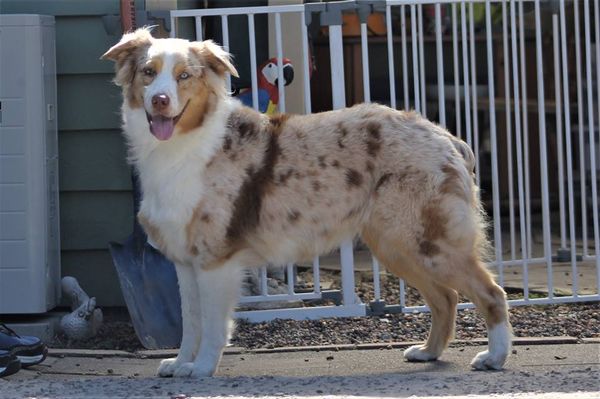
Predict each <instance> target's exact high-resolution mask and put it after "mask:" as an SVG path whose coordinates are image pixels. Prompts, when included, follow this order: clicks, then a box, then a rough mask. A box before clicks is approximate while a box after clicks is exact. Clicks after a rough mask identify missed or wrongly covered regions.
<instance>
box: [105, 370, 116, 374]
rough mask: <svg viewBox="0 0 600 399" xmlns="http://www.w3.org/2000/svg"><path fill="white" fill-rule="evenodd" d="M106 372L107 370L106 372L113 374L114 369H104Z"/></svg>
mask: <svg viewBox="0 0 600 399" xmlns="http://www.w3.org/2000/svg"><path fill="white" fill-rule="evenodd" d="M106 372H107V373H108V374H113V373H114V372H115V371H114V370H113V369H108V370H106Z"/></svg>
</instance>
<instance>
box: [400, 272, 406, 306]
mask: <svg viewBox="0 0 600 399" xmlns="http://www.w3.org/2000/svg"><path fill="white" fill-rule="evenodd" d="M400 307H401V308H402V309H404V308H405V307H406V288H405V283H404V280H402V279H400Z"/></svg>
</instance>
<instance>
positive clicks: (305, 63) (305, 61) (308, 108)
mask: <svg viewBox="0 0 600 399" xmlns="http://www.w3.org/2000/svg"><path fill="white" fill-rule="evenodd" d="M301 18H302V23H301V24H300V26H301V33H302V68H303V70H304V112H305V113H306V114H310V113H311V112H312V104H311V101H310V65H309V60H310V57H311V54H310V53H309V51H308V29H307V28H306V15H305V13H304V11H302V14H301ZM317 261H318V258H317Z"/></svg>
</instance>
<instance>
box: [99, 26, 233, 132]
mask: <svg viewBox="0 0 600 399" xmlns="http://www.w3.org/2000/svg"><path fill="white" fill-rule="evenodd" d="M101 58H102V59H109V60H112V61H115V64H116V77H115V83H116V84H117V85H119V86H122V88H123V97H124V101H125V103H126V105H127V106H128V107H129V108H130V109H132V110H136V109H139V110H142V109H143V111H145V113H146V118H147V119H148V126H149V130H150V132H151V133H152V134H153V135H154V136H155V137H156V138H157V139H158V140H168V139H169V138H171V137H172V136H173V134H174V133H182V134H183V133H187V132H189V131H191V130H193V129H195V128H198V127H200V126H201V125H202V122H203V121H204V119H205V116H206V115H207V114H208V113H210V112H211V111H212V109H213V108H214V105H215V103H216V102H217V101H218V100H219V99H220V97H223V96H226V95H227V94H226V91H225V85H224V78H225V74H226V73H227V72H229V73H231V74H232V75H234V76H238V75H237V71H236V69H235V67H234V66H233V65H232V64H231V60H230V55H229V54H228V53H227V52H226V51H224V50H223V49H222V48H221V47H220V46H218V45H217V44H215V43H214V42H212V41H210V40H207V41H204V42H189V41H187V40H182V39H155V38H153V37H152V35H151V34H150V31H149V30H148V29H147V28H143V29H138V30H136V31H135V32H132V33H127V34H125V35H124V36H123V38H122V39H121V41H119V43H117V44H116V45H114V46H113V47H111V48H110V49H109V50H108V51H107V52H106V53H105V54H104V55H103V56H102V57H101Z"/></svg>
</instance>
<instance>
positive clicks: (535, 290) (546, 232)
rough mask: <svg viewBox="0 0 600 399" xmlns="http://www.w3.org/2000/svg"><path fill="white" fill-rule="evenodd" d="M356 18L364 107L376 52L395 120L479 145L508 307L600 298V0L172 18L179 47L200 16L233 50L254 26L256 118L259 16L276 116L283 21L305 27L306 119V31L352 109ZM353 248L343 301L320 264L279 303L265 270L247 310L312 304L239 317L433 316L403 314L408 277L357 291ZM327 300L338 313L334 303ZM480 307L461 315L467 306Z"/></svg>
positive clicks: (307, 102) (377, 277)
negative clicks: (416, 115) (233, 36)
mask: <svg viewBox="0 0 600 399" xmlns="http://www.w3.org/2000/svg"><path fill="white" fill-rule="evenodd" d="M591 3H592V4H591ZM592 6H593V9H592ZM353 13H355V14H356V15H357V16H358V19H359V21H360V35H359V36H357V37H355V39H356V40H355V45H354V47H353V48H354V49H356V51H357V52H358V51H360V60H361V62H360V65H354V64H353V65H351V66H352V67H355V66H357V67H360V69H362V82H360V81H358V80H360V79H354V81H352V82H351V85H352V87H354V86H360V89H361V90H359V91H362V100H364V101H365V102H370V101H371V100H372V96H371V89H372V88H373V87H375V86H377V87H381V86H382V82H381V78H380V77H378V78H377V80H376V79H375V78H374V77H373V76H372V75H373V73H372V72H371V71H372V70H373V67H377V66H378V65H372V64H373V62H372V60H373V54H371V56H370V54H369V53H370V50H371V51H376V50H378V51H379V53H381V54H385V56H386V57H387V79H386V80H385V82H383V83H385V86H386V89H387V91H389V97H388V98H387V99H384V100H382V99H381V98H376V99H374V100H376V101H378V102H384V103H387V104H388V105H389V106H390V107H392V108H396V109H405V110H409V109H415V110H417V111H419V112H421V113H422V114H423V115H426V116H427V117H428V118H429V119H431V120H435V121H437V122H438V123H439V124H440V125H442V126H446V127H448V129H449V130H450V131H451V132H452V133H453V134H455V135H457V136H458V137H461V138H463V139H464V140H465V141H466V142H467V143H468V144H469V145H470V146H471V147H472V148H473V151H474V153H475V155H476V180H477V182H478V183H479V184H480V185H481V186H482V188H483V190H484V194H485V195H484V202H486V203H487V204H488V206H487V208H488V213H489V215H490V216H489V217H490V220H491V221H492V224H491V225H492V226H493V234H492V243H493V248H494V259H493V260H492V261H491V262H489V263H488V266H489V268H491V269H492V270H493V271H494V272H495V273H496V274H497V281H498V283H499V284H500V285H502V286H503V287H504V286H506V283H507V281H508V280H511V285H513V286H516V287H517V289H516V291H517V294H515V295H511V299H510V300H509V303H510V305H511V306H516V305H527V304H549V303H566V302H583V301H598V300H600V257H598V256H597V254H598V250H599V249H600V232H599V223H598V216H599V215H598V187H597V185H598V182H597V174H598V169H599V168H600V165H599V164H600V162H598V160H597V159H596V151H600V147H599V145H600V144H599V142H600V139H599V134H598V125H599V122H600V121H599V118H598V115H599V114H600V27H599V23H598V21H600V4H599V0H593V1H590V0H583V1H578V0H560V2H554V1H552V2H551V1H539V0H537V1H535V0H513V1H499V0H496V1H478V0H473V1H458V0H438V1H437V2H433V1H422V0H359V1H341V2H330V3H309V4H297V5H280V6H268V7H241V8H219V9H198V10H175V11H171V21H170V22H171V27H172V29H171V36H172V37H176V36H178V35H177V32H176V27H177V26H178V24H177V22H178V21H180V20H184V19H186V18H188V19H189V18H193V21H194V27H195V35H196V39H197V40H202V39H203V27H204V24H205V23H206V22H207V21H210V20H211V19H212V20H218V21H219V23H220V26H221V35H222V43H221V44H222V45H223V47H225V49H226V50H229V44H230V43H229V37H230V29H231V27H230V23H229V22H230V20H231V18H233V17H236V16H244V18H247V25H248V31H247V37H248V39H247V40H248V46H249V47H248V48H249V61H250V76H251V85H250V88H251V90H252V93H253V95H252V103H253V106H254V108H255V109H258V96H257V93H258V91H257V88H258V87H257V85H258V83H257V57H256V48H257V43H256V34H255V32H256V30H255V27H256V24H255V19H256V17H257V16H259V15H268V16H269V18H272V22H273V26H274V28H273V30H274V36H275V49H276V51H275V53H276V54H274V55H275V56H276V57H277V60H278V62H277V68H278V77H279V79H278V93H279V98H280V101H279V111H280V112H285V111H286V90H284V79H283V65H282V58H283V55H284V50H286V46H285V43H284V39H283V37H282V36H283V35H282V16H286V17H287V16H296V17H297V18H299V20H300V24H299V25H300V28H299V29H300V30H299V32H298V33H299V34H300V35H301V43H302V60H301V62H300V64H301V72H302V73H301V75H302V76H303V79H302V80H303V84H302V85H301V86H300V87H299V88H298V90H301V91H302V97H303V103H304V112H306V113H310V112H312V110H313V106H312V105H313V103H312V101H311V84H310V80H309V77H310V75H311V71H310V70H309V69H310V57H311V56H312V55H311V53H310V51H309V48H310V43H309V35H308V32H309V29H310V28H313V30H314V27H315V26H317V28H318V29H320V30H321V31H322V32H323V33H324V35H323V36H324V38H325V39H326V41H328V42H327V43H326V45H327V46H328V47H329V60H328V62H329V64H330V71H329V72H326V74H329V73H330V80H331V104H332V108H333V109H339V108H343V107H345V106H347V105H350V104H347V101H346V99H347V93H346V88H347V87H348V83H349V82H348V81H347V79H346V78H345V75H346V72H347V68H348V67H349V65H344V61H345V60H348V59H349V57H345V51H346V53H347V51H348V50H347V49H346V50H345V44H344V43H345V39H346V37H345V36H344V34H343V23H344V22H343V21H344V20H343V16H344V15H348V14H353ZM372 15H379V16H380V17H382V18H383V17H384V19H385V36H383V35H382V36H381V37H379V38H377V41H375V40H373V38H372V37H371V38H370V36H369V25H368V18H369V16H372ZM238 18H239V17H238ZM358 39H360V41H358ZM374 43H375V44H374ZM382 46H383V47H382ZM383 48H384V50H383V52H382V49H383ZM234 56H235V54H234ZM370 57H371V58H370ZM370 61H371V62H370ZM296 63H297V62H296ZM433 66H435V68H433ZM380 69H381V68H380ZM370 70H371V71H370ZM531 75H533V76H531ZM532 87H535V89H534V90H532ZM228 88H230V89H231V80H230V79H228ZM546 88H548V89H546ZM379 96H381V90H379ZM354 247H355V246H354V245H353V243H352V242H350V241H348V242H344V243H343V244H342V245H341V248H340V251H339V259H340V260H339V265H340V267H339V269H340V272H339V273H340V283H339V287H336V289H333V290H327V289H321V284H322V282H321V276H322V272H321V269H320V267H319V259H318V258H317V259H315V260H314V262H313V265H312V267H309V268H308V273H310V274H311V278H312V281H313V284H312V288H310V287H309V289H304V288H302V287H298V286H297V284H295V281H296V272H295V266H294V265H293V264H290V265H286V266H285V270H286V275H287V282H288V286H287V287H288V288H287V292H286V293H278V294H271V293H269V288H268V281H269V280H268V277H267V276H268V273H267V268H266V267H264V268H262V270H261V271H260V279H259V281H260V283H259V285H260V294H259V295H251V296H244V297H242V299H241V304H247V303H256V302H272V301H302V304H301V305H300V306H295V307H292V308H278V309H269V310H252V311H241V312H238V317H243V318H247V319H249V320H250V321H260V320H270V319H274V318H294V319H307V318H319V317H329V316H361V315H366V314H370V313H384V312H412V311H427V310H428V308H427V306H425V305H422V304H412V303H407V300H406V298H407V296H406V287H405V284H404V282H403V281H402V280H400V281H399V283H398V284H397V288H398V290H399V295H398V298H399V299H398V300H396V301H395V302H394V301H390V300H389V299H387V298H385V295H383V294H382V286H381V277H382V276H384V274H383V273H382V271H381V270H380V266H379V264H378V262H377V260H376V259H372V262H371V266H370V267H371V271H370V272H369V276H370V275H371V274H372V276H373V277H372V292H371V293H369V295H367V297H368V300H361V299H360V298H359V296H358V295H357V293H356V286H355V285H356V284H355V283H356V282H355V273H356V272H357V271H356V268H355V261H354V256H355V248H354ZM515 276H517V277H515ZM555 280H557V283H558V282H560V284H558V285H560V289H559V288H558V286H557V285H556V284H555ZM540 285H542V286H543V287H542V289H540ZM565 287H566V288H567V289H566V290H565ZM323 300H329V301H330V302H332V303H331V304H326V305H324V304H322V303H320V301H323ZM315 303H316V305H315ZM471 306H473V305H472V304H470V303H461V304H459V308H465V307H471Z"/></svg>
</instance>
